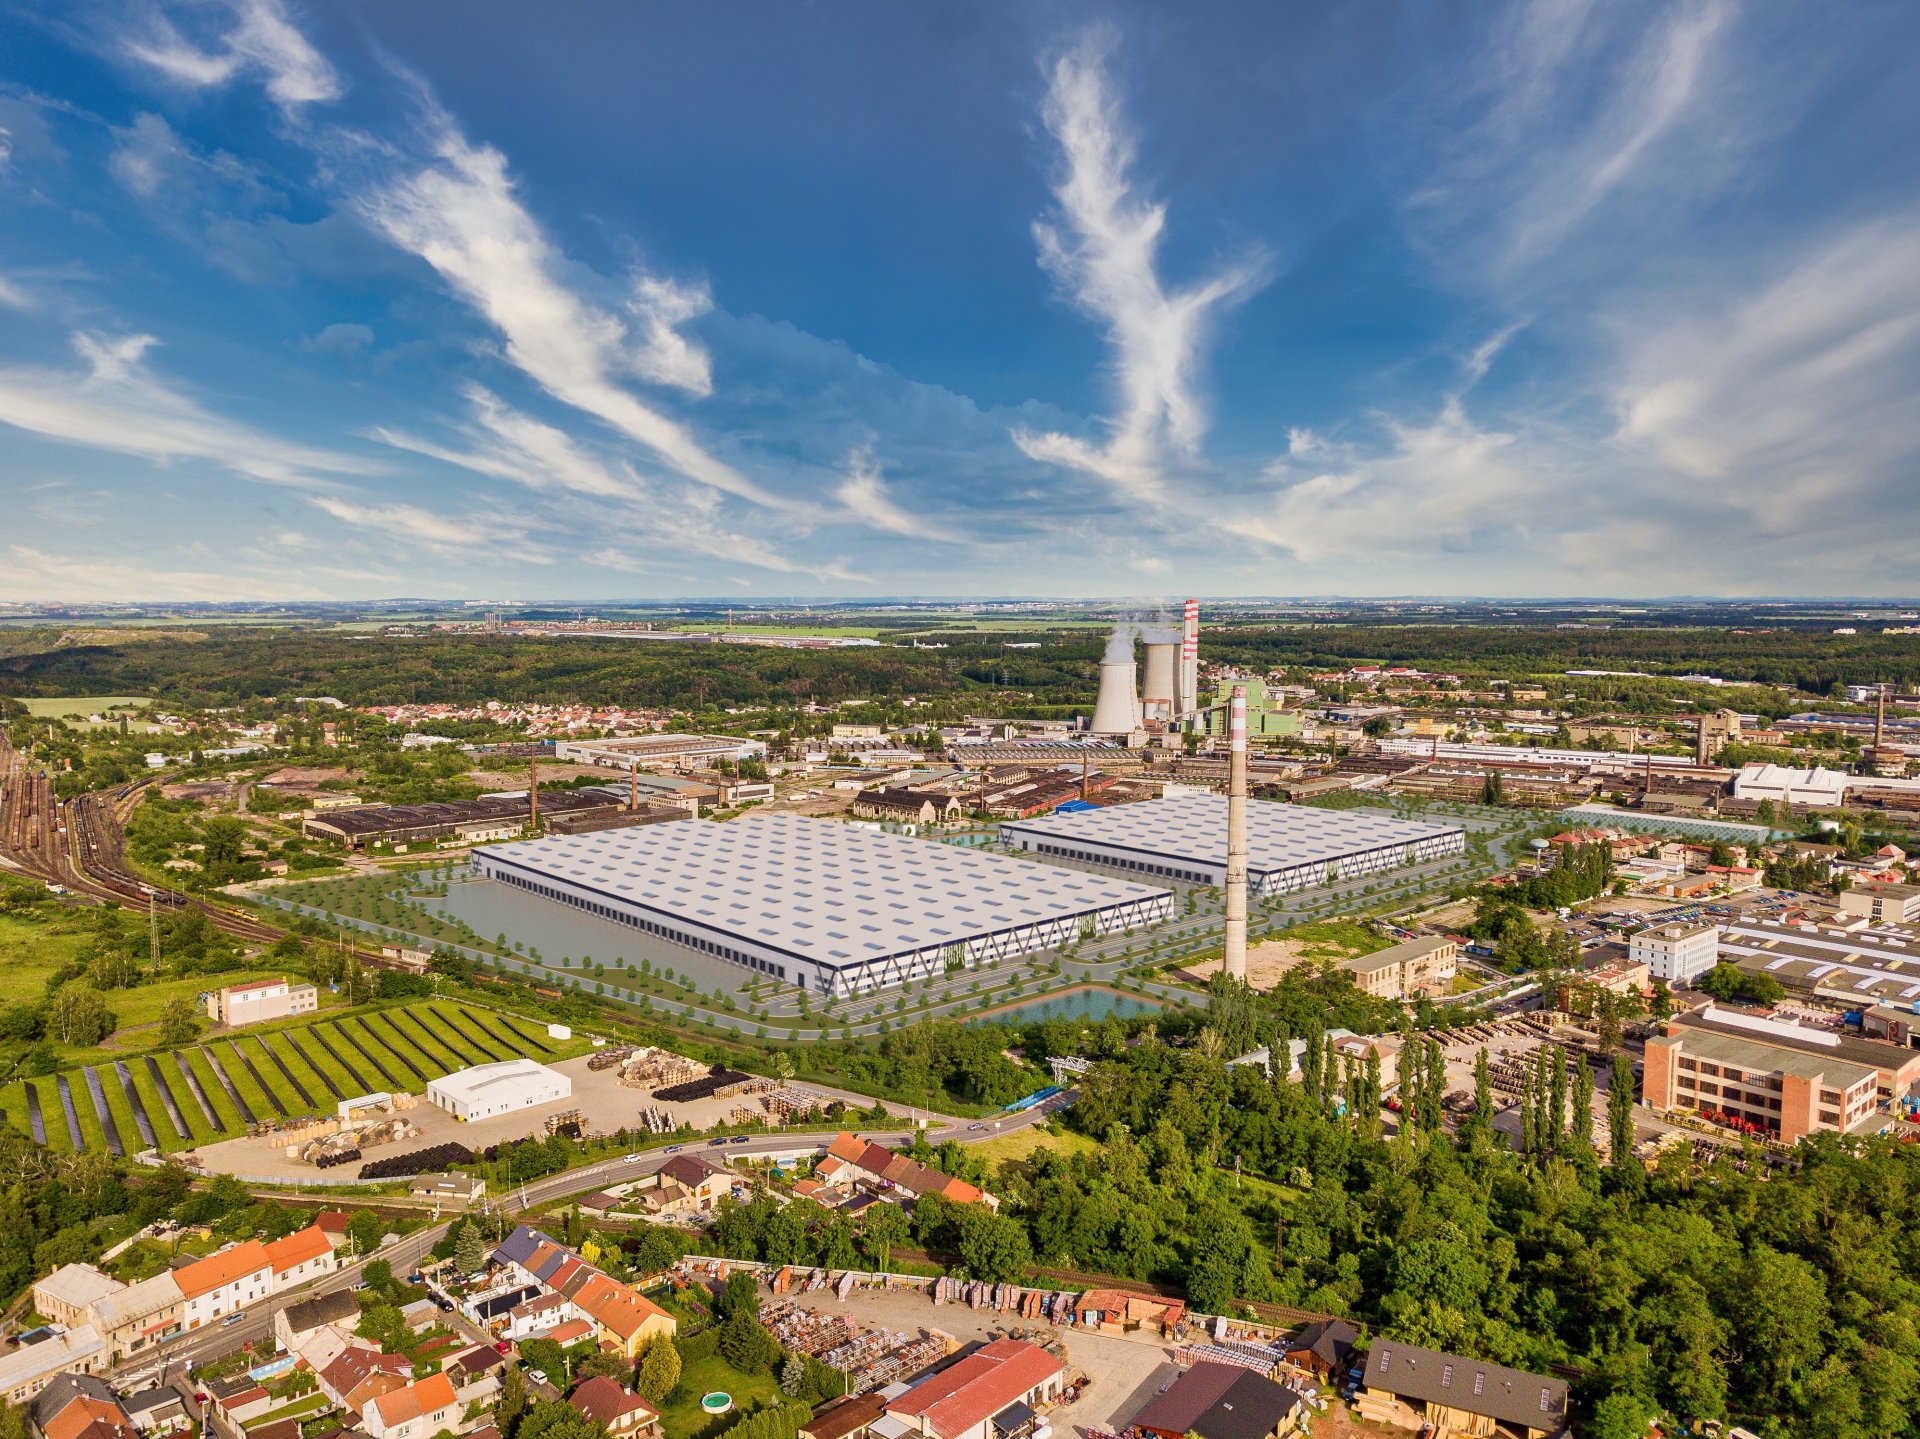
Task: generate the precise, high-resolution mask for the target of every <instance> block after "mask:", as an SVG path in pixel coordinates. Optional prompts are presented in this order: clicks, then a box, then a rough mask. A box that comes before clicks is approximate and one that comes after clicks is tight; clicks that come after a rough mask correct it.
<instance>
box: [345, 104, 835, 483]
mask: <svg viewBox="0 0 1920 1439" xmlns="http://www.w3.org/2000/svg"><path fill="white" fill-rule="evenodd" d="M421 123H422V126H423V127H424V129H425V130H426V131H427V133H428V134H429V135H430V136H431V138H432V146H433V152H434V158H433V160H432V161H431V162H430V163H428V164H427V165H426V166H425V167H424V168H420V169H417V170H414V171H413V172H412V173H410V174H406V175H402V176H399V177H396V178H393V179H390V180H387V181H383V182H378V183H376V184H375V185H374V186H373V187H372V188H371V189H369V190H367V191H365V192H363V193H361V194H360V195H359V196H358V197H357V198H356V203H357V204H358V206H359V208H360V211H361V213H362V214H363V215H364V216H365V217H366V218H367V220H368V221H369V223H371V224H372V225H373V226H375V228H377V229H378V230H379V231H380V232H381V233H383V234H385V235H386V236H387V237H388V238H389V239H390V240H392V241H393V242H394V243H395V244H396V245H399V246H400V247H401V248H402V249H405V250H408V251H410V252H412V253H413V254H416V255H418V256H420V258H421V259H423V260H425V261H426V262H427V263H428V264H429V265H431V266H432V267H433V268H434V269H435V270H436V271H438V272H439V273H440V275H441V276H442V278H444V279H445V280H446V281H447V283H448V284H450V285H451V286H452V287H453V288H454V290H455V291H456V292H457V293H458V294H459V295H460V296H461V297H462V298H464V299H465V300H466V301H467V302H468V303H470V304H471V305H473V306H474V307H475V308H476V309H477V310H479V311H480V312H481V313H482V314H483V315H485V316H486V318H487V319H488V321H489V322H491V323H492V324H493V325H494V326H495V327H496V328H497V329H498V330H499V331H500V332H501V334H502V335H504V336H505V338H506V356H507V358H508V359H509V360H511V361H512V362H513V364H515V365H516V366H518V367H519V368H520V369H521V370H522V371H523V372H525V373H526V374H527V375H528V376H529V377H530V378H532V379H533V380H534V381H535V382H537V383H538V384H539V385H540V386H541V387H542V388H543V389H545V390H546V391H547V392H548V393H549V394H551V395H552V396H553V397H554V398H555V399H557V400H560V401H562V402H563V403H565V404H568V405H571V406H573V407H574V408H575V409H579V410H583V411H585V412H586V413H588V414H590V415H595V416H597V417H598V418H600V419H601V420H603V421H605V422H606V423H607V424H609V425H611V426H612V427H613V428H614V429H616V430H618V431H620V432H621V433H623V434H625V435H626V436H627V437H628V438H630V439H632V440H635V441H637V442H638V443H639V444H641V445H643V446H645V447H646V448H647V449H649V450H651V451H652V452H653V453H654V454H655V455H657V456H658V457H659V458H660V460H661V461H662V463H664V464H666V465H668V466H669V467H670V468H672V469H674V470H675V471H677V472H678V473H680V474H682V475H684V476H686V477H687V478H688V479H690V480H694V481H696V482H698V483H700V484H703V485H708V486H711V487H712V488H714V489H716V490H721V491H724V492H725V493H727V494H730V495H734V496H736V497H738V498H740V499H744V500H748V501H751V502H752V503H754V504H757V505H762V506H765V507H767V508H769V509H776V510H787V511H794V510H799V509H801V508H803V507H802V506H800V505H797V504H796V503H794V502H792V501H789V500H787V499H786V498H784V497H782V496H780V495H777V494H773V493H771V492H770V491H768V490H766V489H763V488H762V487H761V486H759V485H757V484H755V483H754V482H753V481H752V480H750V479H748V478H747V477H746V476H745V475H742V474H741V473H740V472H739V471H737V470H736V469H734V468H733V467H732V466H730V465H728V464H726V463H725V462H723V461H721V460H719V459H717V458H716V457H714V456H713V455H711V454H709V453H708V452H707V450H706V449H705V448H703V447H702V445H701V444H700V443H699V441H698V440H696V439H695V438H694V436H693V434H692V432H691V431H690V430H688V429H687V427H686V426H684V425H682V424H681V423H680V422H678V421H677V420H674V419H672V418H670V417H669V416H667V415H665V414H663V413H661V412H660V411H659V410H657V409H655V408H653V407H652V406H650V405H648V404H645V403H643V402H642V401H641V400H640V399H639V398H638V397H637V396H636V395H634V394H633V393H632V391H630V390H628V389H626V388H624V387H623V386H622V385H621V384H620V383H619V382H618V378H617V377H619V376H623V375H632V376H637V377H640V378H644V379H649V380H653V381H655V382H659V383H666V384H672V385H676V386H677V387H679V388H681V389H685V390H688V391H690V392H692V393H694V394H705V393H707V392H708V391H709V389H710V388H711V378H710V376H709V373H708V366H707V360H706V355H705V352H704V351H702V350H700V349H698V348H697V347H696V346H694V345H693V344H692V343H691V342H689V341H687V340H685V338H684V337H682V336H681V335H680V334H679V332H678V331H677V330H675V329H674V328H673V326H674V325H675V324H677V323H679V322H681V321H684V320H685V319H687V318H690V317H691V316H692V315H694V314H696V313H698V312H699V310H700V309H701V308H702V307H703V306H704V304H705V303H706V302H705V299H704V291H699V290H694V289H688V288H681V287H677V286H674V285H671V284H668V283H666V282H663V281H658V280H649V279H646V278H644V277H642V278H637V279H636V280H635V282H634V285H633V289H632V293H631V296H630V298H629V300H628V302H627V308H628V310H629V313H630V316H631V318H632V321H633V323H632V324H629V323H627V322H625V321H623V320H622V319H621V318H620V317H619V316H618V315H616V314H614V313H613V312H612V311H611V310H609V309H607V308H606V307H604V306H602V305H599V304H596V303H595V302H594V301H592V300H591V299H589V298H588V297H587V296H585V295H584V294H582V293H580V292H579V291H578V290H577V289H575V288H574V287H573V286H571V285H569V284H568V283H567V280H566V278H564V275H565V272H566V270H567V265H566V261H565V259H564V257H563V256H562V255H561V254H560V252H559V251H558V250H557V249H556V248H555V247H554V246H553V244H552V243H551V242H550V241H549V240H548V239H547V237H546V235H545V233H544V232H543V231H542V230H541V228H540V226H539V224H538V222H537V221H536V220H535V219H534V218H533V216H532V215H531V214H529V213H528V212H527V210H526V207H525V206H524V205H522V204H521V202H520V199H519V197H518V195H517V194H516V193H515V188H514V184H513V181H512V179H511V178H510V177H509V176H508V174H507V165H506V159H505V157H504V156H502V155H501V154H500V152H499V151H497V150H494V149H492V148H490V147H487V146H479V147H475V146H473V145H471V144H469V143H468V142H467V140H466V138H465V136H463V135H462V134H461V133H460V132H459V130H458V129H457V128H456V127H455V126H454V124H453V122H452V121H451V119H450V118H449V117H448V116H446V115H445V114H444V113H441V112H439V111H437V110H431V109H430V110H429V113H428V114H427V115H426V116H425V117H424V119H423V120H422V122H421Z"/></svg>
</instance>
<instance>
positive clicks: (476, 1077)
mask: <svg viewBox="0 0 1920 1439" xmlns="http://www.w3.org/2000/svg"><path fill="white" fill-rule="evenodd" d="M572 1096H573V1081H572V1080H571V1079H568V1078H567V1076H566V1075H564V1074H562V1073H561V1072H560V1071H559V1070H557V1069H549V1068H547V1066H546V1065H544V1064H537V1063H535V1062H534V1061H533V1060H531V1059H502V1060H498V1061H496V1062H495V1063H492V1064H476V1065H473V1066H471V1067H470V1068H467V1069H460V1070H455V1071H454V1072H453V1073H452V1074H448V1075H443V1076H441V1077H440V1078H439V1079H436V1080H433V1081H431V1082H430V1083H429V1084H428V1085H427V1102H428V1103H429V1104H437V1105H439V1106H440V1107H441V1108H442V1109H444V1110H446V1111H447V1113H449V1114H451V1115H452V1116H453V1117H454V1118H455V1119H464V1120H466V1121H468V1122H469V1123H471V1122H472V1121H473V1120H476V1119H491V1118H492V1117H493V1116H494V1115H496V1114H511V1113H513V1112H514V1111H515V1110H517V1109H532V1108H533V1107H534V1106H535V1105H538V1104H551V1103H553V1102H554V1101H555V1100H560V1099H570V1098H572Z"/></svg>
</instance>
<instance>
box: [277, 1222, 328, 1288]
mask: <svg viewBox="0 0 1920 1439" xmlns="http://www.w3.org/2000/svg"><path fill="white" fill-rule="evenodd" d="M267 1258H268V1259H269V1260H270V1261H271V1262H272V1264H273V1292H274V1293H275V1294H284V1293H286V1292H287V1291H288V1290H289V1289H296V1288H298V1287H299V1286H300V1285H302V1284H305V1283H306V1282H307V1281H308V1280H309V1279H318V1278H320V1277H321V1276H322V1275H326V1274H331V1273H333V1271H334V1270H336V1269H338V1268H339V1267H340V1261H339V1259H338V1258H337V1257H336V1256H335V1254H334V1248H333V1243H332V1241H331V1240H329V1239H328V1238H327V1234H326V1231H325V1230H323V1229H321V1228H320V1226H319V1225H317V1224H309V1225H308V1226H307V1227H306V1228H305V1229H301V1230H296V1231H295V1232H294V1233H292V1234H289V1235H287V1236H285V1237H284V1238H281V1239H274V1240H270V1241H269V1242H268V1244H267Z"/></svg>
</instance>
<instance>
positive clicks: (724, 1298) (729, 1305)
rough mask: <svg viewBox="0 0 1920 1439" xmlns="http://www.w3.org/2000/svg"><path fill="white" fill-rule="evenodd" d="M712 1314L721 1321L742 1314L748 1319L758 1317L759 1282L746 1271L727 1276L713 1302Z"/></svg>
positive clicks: (738, 1271) (741, 1270)
mask: <svg viewBox="0 0 1920 1439" xmlns="http://www.w3.org/2000/svg"><path fill="white" fill-rule="evenodd" d="M713 1308H714V1313H716V1314H718V1315H719V1316H720V1317H721V1318H722V1319H731V1318H733V1317H734V1316H735V1315H737V1314H744V1315H746V1316H747V1317H748V1318H749V1319H758V1318H759V1317H760V1281H759V1280H758V1279H756V1278H754V1277H753V1275H752V1274H751V1273H749V1272H748V1271H747V1270H744V1269H740V1270H736V1271H735V1272H734V1273H732V1274H729V1275H728V1276H727V1282H726V1286H725V1287H724V1288H723V1289H721V1291H720V1296H719V1298H718V1299H716V1300H715V1301H714V1306H713Z"/></svg>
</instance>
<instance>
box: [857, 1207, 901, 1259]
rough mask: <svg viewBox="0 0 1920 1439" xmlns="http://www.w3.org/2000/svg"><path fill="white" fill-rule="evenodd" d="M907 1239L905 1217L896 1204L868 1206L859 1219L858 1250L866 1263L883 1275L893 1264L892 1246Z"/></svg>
mask: <svg viewBox="0 0 1920 1439" xmlns="http://www.w3.org/2000/svg"><path fill="white" fill-rule="evenodd" d="M906 1238H907V1216H906V1213H905V1212H904V1211H903V1210H902V1209H901V1208H900V1206H899V1205H897V1204H870V1205H868V1206H867V1212H866V1213H865V1214H864V1215H862V1216H861V1218H860V1249H861V1251H862V1252H863V1253H864V1254H865V1255H866V1256H867V1262H868V1263H870V1264H871V1265H873V1267H874V1268H875V1269H878V1270H880V1271H881V1272H882V1273H884V1272H885V1271H886V1270H888V1269H889V1268H891V1267H892V1264H893V1246H894V1245H896V1244H899V1243H901V1242H903V1241H904V1240H905V1239H906Z"/></svg>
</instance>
